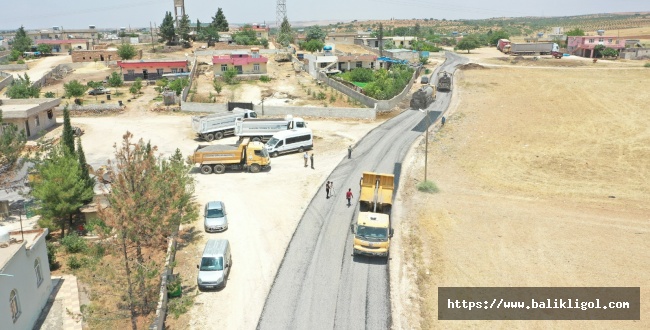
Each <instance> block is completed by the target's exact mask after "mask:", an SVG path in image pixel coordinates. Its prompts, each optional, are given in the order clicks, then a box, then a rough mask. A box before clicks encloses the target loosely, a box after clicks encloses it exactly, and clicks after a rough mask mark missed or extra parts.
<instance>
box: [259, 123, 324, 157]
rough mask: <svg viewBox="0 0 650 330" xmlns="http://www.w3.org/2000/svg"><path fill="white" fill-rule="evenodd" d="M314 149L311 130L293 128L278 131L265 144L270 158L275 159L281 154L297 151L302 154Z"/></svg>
mask: <svg viewBox="0 0 650 330" xmlns="http://www.w3.org/2000/svg"><path fill="white" fill-rule="evenodd" d="M313 147H314V136H313V135H312V133H311V128H295V129H290V130H286V131H280V132H277V133H275V134H273V137H271V139H270V140H269V141H268V142H266V150H267V151H268V152H269V155H271V157H277V156H278V155H279V154H281V153H285V152H292V151H299V152H304V151H305V150H309V149H311V148H313Z"/></svg>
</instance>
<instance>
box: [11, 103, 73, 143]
mask: <svg viewBox="0 0 650 330" xmlns="http://www.w3.org/2000/svg"><path fill="white" fill-rule="evenodd" d="M59 104H61V99H59V98H51V99H0V110H2V120H3V121H4V123H11V124H14V125H16V127H18V129H22V130H24V131H25V135H26V136H27V138H31V137H38V136H39V133H40V132H41V131H43V130H46V129H48V128H50V127H52V126H54V125H55V124H56V117H55V116H54V108H56V107H57V106H59Z"/></svg>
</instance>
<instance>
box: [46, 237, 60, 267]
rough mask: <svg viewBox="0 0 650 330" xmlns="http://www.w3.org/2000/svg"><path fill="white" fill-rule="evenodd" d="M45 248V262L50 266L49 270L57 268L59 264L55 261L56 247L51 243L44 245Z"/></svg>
mask: <svg viewBox="0 0 650 330" xmlns="http://www.w3.org/2000/svg"><path fill="white" fill-rule="evenodd" d="M45 246H46V247H47V262H48V263H49V264H50V270H56V269H58V268H59V262H58V261H56V246H55V245H54V244H52V243H51V242H48V243H47V244H45Z"/></svg>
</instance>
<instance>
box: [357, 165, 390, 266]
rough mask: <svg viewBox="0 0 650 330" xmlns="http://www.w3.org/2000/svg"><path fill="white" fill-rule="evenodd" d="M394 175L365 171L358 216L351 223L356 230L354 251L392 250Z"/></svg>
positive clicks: (381, 254) (380, 252)
mask: <svg viewBox="0 0 650 330" xmlns="http://www.w3.org/2000/svg"><path fill="white" fill-rule="evenodd" d="M394 185H395V176H394V175H393V174H381V173H373V172H364V173H363V176H362V177H361V192H360V193H359V216H358V217H357V222H356V224H352V225H350V229H351V231H352V233H353V234H354V239H353V243H352V244H353V246H352V253H353V255H357V254H361V255H367V256H378V257H386V258H387V259H388V256H389V251H390V239H391V238H392V237H393V229H391V223H390V211H391V207H392V204H393V192H394Z"/></svg>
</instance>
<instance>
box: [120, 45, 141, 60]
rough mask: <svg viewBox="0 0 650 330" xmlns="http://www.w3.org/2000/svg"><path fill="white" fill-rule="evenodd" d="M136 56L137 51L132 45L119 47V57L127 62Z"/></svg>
mask: <svg viewBox="0 0 650 330" xmlns="http://www.w3.org/2000/svg"><path fill="white" fill-rule="evenodd" d="M136 54H137V51H136V50H135V47H133V45H131V44H121V45H120V46H118V47H117V55H118V56H119V57H120V58H121V59H123V60H125V61H128V60H130V59H132V58H134V57H135V55H136Z"/></svg>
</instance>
